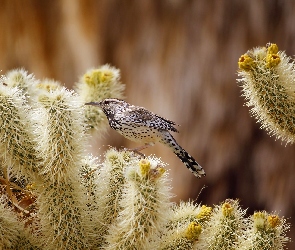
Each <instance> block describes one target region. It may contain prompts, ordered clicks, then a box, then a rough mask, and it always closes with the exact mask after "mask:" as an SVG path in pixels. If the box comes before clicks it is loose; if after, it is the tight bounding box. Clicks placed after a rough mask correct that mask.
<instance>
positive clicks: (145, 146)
mask: <svg viewBox="0 0 295 250" xmlns="http://www.w3.org/2000/svg"><path fill="white" fill-rule="evenodd" d="M154 145H155V143H153V142H150V143H146V144H144V145H142V146H140V147H137V148H132V149H125V150H127V151H132V152H134V153H136V154H139V155H140V156H142V157H143V158H145V155H144V154H143V153H141V152H139V151H141V150H144V149H146V148H148V147H151V146H154Z"/></svg>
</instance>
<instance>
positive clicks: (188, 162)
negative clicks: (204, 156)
mask: <svg viewBox="0 0 295 250" xmlns="http://www.w3.org/2000/svg"><path fill="white" fill-rule="evenodd" d="M164 134H165V135H164V136H163V138H162V143H164V144H166V145H167V146H169V147H170V148H171V149H172V150H173V152H174V154H176V155H177V157H178V158H179V159H180V160H181V161H182V162H183V163H184V164H185V166H186V167H187V168H188V169H189V170H190V171H191V172H192V173H193V174H194V175H195V176H196V177H198V178H201V177H202V176H205V175H206V173H205V171H204V169H203V168H202V167H201V166H200V164H199V163H197V162H196V160H195V159H194V158H193V157H192V156H191V155H190V154H189V153H188V152H186V151H185V150H184V149H183V148H182V147H181V146H180V145H179V144H178V143H177V142H176V140H175V139H174V138H173V136H172V135H171V134H170V133H169V132H168V131H165V133H164Z"/></svg>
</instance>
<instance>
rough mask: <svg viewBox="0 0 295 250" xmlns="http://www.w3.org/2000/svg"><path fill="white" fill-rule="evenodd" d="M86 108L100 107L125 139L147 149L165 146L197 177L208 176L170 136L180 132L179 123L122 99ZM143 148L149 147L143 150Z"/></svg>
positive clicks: (94, 104)
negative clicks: (158, 145)
mask: <svg viewBox="0 0 295 250" xmlns="http://www.w3.org/2000/svg"><path fill="white" fill-rule="evenodd" d="M86 105H93V106H98V107H100V108H101V109H102V110H103V112H104V113H105V115H106V117H107V118H108V121H109V124H110V127H111V128H113V129H114V130H116V131H117V132H119V133H120V134H121V135H123V136H124V137H125V138H127V139H129V140H131V141H135V142H141V143H145V145H154V144H155V143H156V142H161V143H163V144H165V145H166V146H168V147H169V148H171V149H172V150H173V152H174V154H176V155H177V157H178V158H179V159H180V160H181V161H182V162H183V163H184V164H185V165H186V167H187V168H188V169H189V170H190V171H191V172H192V173H193V174H194V175H195V176H196V177H198V178H200V177H201V176H205V175H206V174H205V171H204V170H203V168H202V167H201V166H200V165H199V164H198V163H197V162H196V161H195V159H194V158H193V157H192V156H190V155H189V154H188V153H187V152H186V151H185V150H184V149H183V148H182V147H181V146H180V145H179V144H178V143H177V142H176V140H175V139H174V138H173V136H172V135H171V134H170V133H169V131H173V132H178V131H177V129H176V128H175V127H174V125H176V123H175V122H173V121H170V120H168V119H165V118H163V117H161V116H159V115H156V114H154V113H152V112H150V111H148V110H147V109H145V108H142V107H137V106H134V105H131V104H129V103H127V102H125V101H123V100H119V99H104V100H103V101H101V102H89V103H86ZM143 148H145V147H142V148H141V149H143Z"/></svg>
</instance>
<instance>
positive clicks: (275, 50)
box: [267, 43, 279, 54]
mask: <svg viewBox="0 0 295 250" xmlns="http://www.w3.org/2000/svg"><path fill="white" fill-rule="evenodd" d="M278 52H279V47H278V45H276V44H275V43H271V44H270V45H269V46H268V47H267V53H268V54H277V53H278Z"/></svg>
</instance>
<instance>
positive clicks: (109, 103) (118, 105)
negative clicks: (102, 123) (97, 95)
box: [85, 98, 127, 114]
mask: <svg viewBox="0 0 295 250" xmlns="http://www.w3.org/2000/svg"><path fill="white" fill-rule="evenodd" d="M85 105H92V106H97V107H100V108H101V109H102V110H103V112H104V113H105V114H109V113H115V112H116V110H120V109H122V108H125V107H126V105H127V103H126V102H125V101H123V100H120V99H115V98H107V99H104V100H102V101H100V102H87V103H85Z"/></svg>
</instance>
